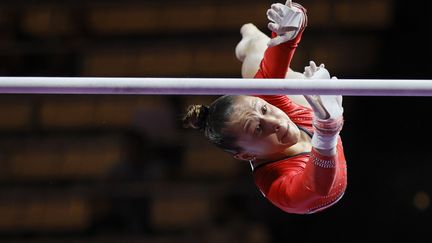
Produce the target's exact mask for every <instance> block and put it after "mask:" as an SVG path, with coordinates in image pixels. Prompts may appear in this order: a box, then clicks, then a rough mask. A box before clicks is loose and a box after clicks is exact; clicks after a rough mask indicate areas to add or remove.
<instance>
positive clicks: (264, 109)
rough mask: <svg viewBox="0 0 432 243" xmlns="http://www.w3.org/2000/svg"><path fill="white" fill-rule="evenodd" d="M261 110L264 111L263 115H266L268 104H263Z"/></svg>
mask: <svg viewBox="0 0 432 243" xmlns="http://www.w3.org/2000/svg"><path fill="white" fill-rule="evenodd" d="M261 112H262V113H263V115H265V114H266V113H267V105H263V106H262V108H261Z"/></svg>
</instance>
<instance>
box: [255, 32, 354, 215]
mask: <svg viewBox="0 0 432 243" xmlns="http://www.w3.org/2000/svg"><path fill="white" fill-rule="evenodd" d="M302 33H303V30H302V31H301V32H300V33H299V34H298V35H297V37H296V38H295V39H293V40H291V41H288V42H286V43H283V44H280V45H278V46H275V47H270V48H268V49H267V50H266V52H265V55H264V58H263V60H262V62H261V65H260V69H259V71H258V72H257V74H256V75H255V78H285V74H286V72H287V70H288V67H289V64H290V62H291V59H292V57H293V55H294V52H295V49H296V47H297V45H298V43H299V42H300V39H301V35H302ZM272 35H273V36H275V34H274V33H273V34H272ZM287 82H289V80H287ZM258 97H260V98H262V99H264V100H266V101H267V102H269V103H270V104H272V105H274V106H276V107H278V108H279V109H281V110H282V111H284V112H285V113H286V114H288V116H289V117H290V118H291V120H292V121H293V122H294V123H295V124H297V126H298V127H299V128H300V129H301V130H303V131H305V132H306V133H308V134H310V135H312V134H313V126H312V118H313V111H312V110H311V109H309V108H306V107H303V106H300V105H297V104H295V103H294V102H292V101H291V100H290V99H289V98H288V97H287V96H286V95H266V96H258ZM336 150H337V153H336V155H335V156H333V157H326V156H323V155H320V154H318V153H317V152H316V151H315V150H314V149H312V151H311V152H305V153H301V154H298V155H295V156H291V157H287V158H285V159H282V160H279V161H274V162H269V163H265V164H261V165H258V166H257V167H255V168H254V169H253V176H254V180H255V183H256V185H257V187H258V188H259V189H260V191H261V192H262V193H263V195H264V196H265V197H266V198H267V199H268V200H269V201H271V202H272V203H273V204H274V205H275V206H277V207H279V208H280V209H282V210H283V211H285V212H288V213H296V214H307V213H314V212H318V211H321V210H323V209H325V208H327V207H330V206H331V205H333V204H334V203H336V202H337V201H338V200H339V199H340V198H341V197H342V196H343V194H344V191H345V189H346V186H347V171H346V160H345V156H344V151H343V146H342V140H341V138H340V137H339V138H338V143H337V146H336ZM323 160H324V161H329V160H331V161H334V162H335V164H336V166H335V167H334V168H323V167H320V166H318V165H315V163H314V161H323Z"/></svg>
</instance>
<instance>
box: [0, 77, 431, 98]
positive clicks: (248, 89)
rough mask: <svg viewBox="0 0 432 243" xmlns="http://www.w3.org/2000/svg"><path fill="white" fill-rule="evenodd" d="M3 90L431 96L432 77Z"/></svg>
mask: <svg viewBox="0 0 432 243" xmlns="http://www.w3.org/2000/svg"><path fill="white" fill-rule="evenodd" d="M0 94H125V95H126V94H155V95H156V94H159V95H223V94H302V95H308V94H324V95H325V94H340V95H346V96H432V80H402V79H400V80H395V79H393V80H390V79H388V80H386V79H331V80H328V79H325V80H324V79H314V80H311V79H242V78H123V77H0Z"/></svg>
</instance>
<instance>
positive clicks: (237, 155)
mask: <svg viewBox="0 0 432 243" xmlns="http://www.w3.org/2000/svg"><path fill="white" fill-rule="evenodd" d="M234 159H238V160H243V161H253V160H255V155H253V154H250V153H248V152H243V151H242V152H237V153H235V154H234Z"/></svg>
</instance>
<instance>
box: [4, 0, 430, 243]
mask: <svg viewBox="0 0 432 243" xmlns="http://www.w3.org/2000/svg"><path fill="white" fill-rule="evenodd" d="M271 3H273V2H272V1H258V0H249V1H245V0H238V1H227V0H219V1H210V0H208V1H204V0H203V1H196V0H185V1H134V0H124V1H102V0H95V1H55V2H54V1H53V2H52V1H30V0H28V1H24V0H22V1H2V2H0V33H1V34H0V57H1V58H0V75H2V76H95V77H100V76H112V77H222V78H223V77H230V78H231V77H234V78H238V77H240V67H241V66H240V62H239V61H237V59H236V58H235V56H234V48H235V45H236V44H237V43H238V42H239V41H240V38H241V37H240V33H239V29H240V27H241V25H243V24H245V23H249V22H252V23H254V24H255V25H257V26H258V27H259V28H260V29H261V30H263V31H264V32H266V33H268V34H269V32H268V31H267V30H266V28H265V26H266V23H267V20H266V17H265V11H266V10H267V8H268V7H269V6H270V4H271ZM299 3H301V4H302V5H303V6H305V7H306V8H307V9H308V15H309V27H308V28H307V30H306V32H305V33H304V35H303V40H302V43H301V44H300V45H299V47H298V51H297V53H296V55H295V57H294V60H293V63H292V68H293V69H294V70H298V71H301V70H302V68H303V67H304V66H305V65H306V64H307V63H308V61H309V60H315V61H316V62H323V63H325V64H326V66H327V68H328V69H329V70H330V71H331V72H332V74H333V75H335V76H337V77H338V78H340V79H343V78H383V79H387V78H388V79H431V76H432V71H431V70H432V62H431V60H430V56H431V54H432V47H431V43H432V38H431V27H430V26H431V24H432V20H431V15H430V9H431V3H430V2H429V1H397V0H363V1H360V0H352V1H343V0H320V1H312V0H305V1H302V2H299ZM214 98H215V97H211V96H174V95H173V96H126V95H125V96H110V95H5V94H3V95H0V168H1V169H0V241H1V242H91V243H93V242H151V243H153V242H154V243H156V242H157V243H165V242H174V243H176V242H218V243H219V242H239V243H241V242H247V243H266V242H269V243H270V242H271V243H274V242H290V241H291V242H382V241H385V242H390V241H396V240H398V242H399V241H400V240H404V241H409V242H431V241H432V240H431V235H430V229H431V225H432V224H431V223H432V215H431V208H430V195H431V193H432V179H431V178H432V177H431V176H432V171H431V170H432V165H431V163H432V161H431V159H430V154H431V153H430V146H431V144H432V143H431V142H430V140H431V139H430V137H431V136H432V132H431V131H430V123H431V122H430V118H431V116H430V106H431V104H432V100H431V99H430V98H428V97H391V96H390V97H355V96H347V97H345V98H344V108H345V120H346V123H345V127H344V130H343V131H342V134H341V135H342V138H343V141H344V147H345V154H346V157H347V161H348V188H347V191H346V193H345V195H344V197H343V198H342V199H341V200H340V201H339V202H338V203H337V204H336V205H334V206H333V207H331V208H329V209H327V210H325V211H323V212H321V213H318V214H313V215H291V214H286V213H283V212H282V211H280V210H279V209H277V208H275V207H274V206H272V205H271V204H270V203H269V202H268V201H266V199H265V198H263V197H262V196H261V195H260V193H259V191H258V190H257V189H256V187H255V185H254V184H253V181H252V176H251V172H250V168H249V166H248V165H247V164H244V163H241V162H238V161H234V160H233V159H232V158H230V157H229V156H228V155H226V154H224V153H222V152H221V151H219V150H217V149H215V148H213V147H212V146H211V145H210V144H208V143H207V142H206V140H205V139H204V138H203V137H202V136H201V135H200V134H199V133H197V132H194V131H187V130H183V129H182V128H181V125H180V122H179V118H180V116H181V114H182V112H183V111H184V109H185V108H186V107H187V106H188V104H192V103H209V102H211V101H212V100H213V99H214Z"/></svg>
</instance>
